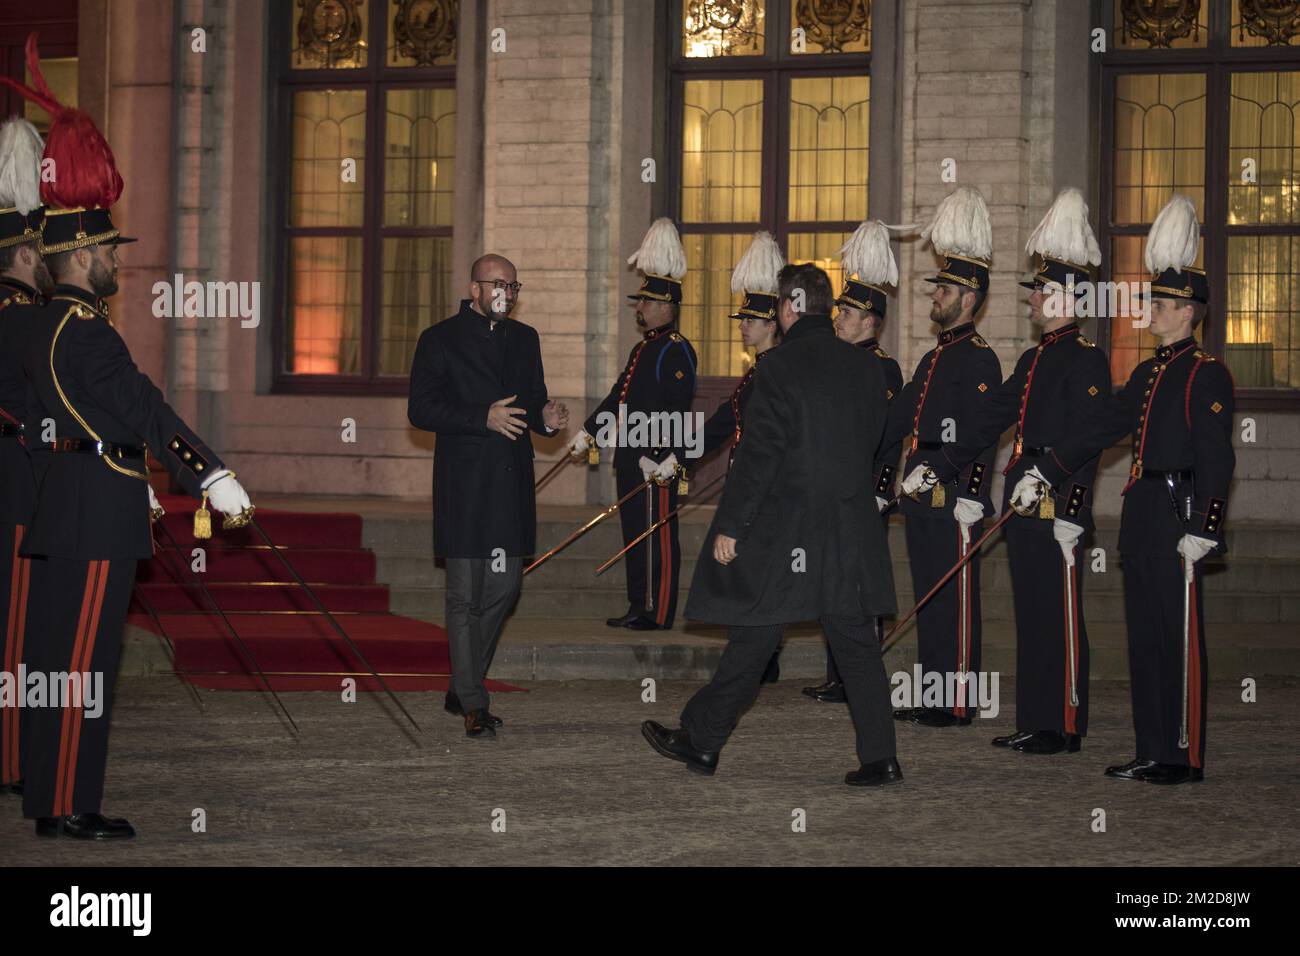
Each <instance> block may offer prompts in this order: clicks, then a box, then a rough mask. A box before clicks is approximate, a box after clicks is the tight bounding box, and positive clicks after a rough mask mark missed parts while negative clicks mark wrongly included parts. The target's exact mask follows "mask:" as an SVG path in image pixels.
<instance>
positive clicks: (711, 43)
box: [682, 0, 767, 57]
mask: <svg viewBox="0 0 1300 956" xmlns="http://www.w3.org/2000/svg"><path fill="white" fill-rule="evenodd" d="M766 6H767V4H766V2H765V0H729V2H728V0H683V2H682V55H683V56H689V57H709V56H761V55H762V53H763V44H764V37H763V34H764V31H765V30H766V29H767V27H766V22H765V21H766V15H767V9H766Z"/></svg>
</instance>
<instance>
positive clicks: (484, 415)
mask: <svg viewBox="0 0 1300 956" xmlns="http://www.w3.org/2000/svg"><path fill="white" fill-rule="evenodd" d="M470 275H471V277H472V278H471V279H470V287H469V296H470V297H469V298H468V299H466V300H463V301H462V302H461V304H460V312H458V313H457V314H456V315H454V316H452V317H451V318H449V319H447V320H445V321H443V322H439V323H438V324H437V325H434V326H432V327H431V328H428V329H425V331H424V333H423V334H422V335H421V336H420V341H419V344H418V345H417V346H416V350H415V360H414V362H413V363H412V365H411V392H410V399H409V401H408V405H407V417H408V418H409V419H410V421H411V424H412V425H414V426H415V427H416V428H420V429H423V430H425V431H431V432H436V433H437V435H438V443H437V446H436V447H435V448H434V453H433V553H434V557H436V558H445V559H446V562H447V633H448V639H449V641H450V645H451V646H450V650H451V690H450V691H448V693H447V699H446V702H445V705H444V706H445V707H446V709H447V710H448V711H449V712H451V713H453V714H458V715H462V716H463V717H464V719H465V734H466V735H467V736H469V737H495V736H496V728H497V727H499V726H500V725H501V719H500V718H499V717H495V716H493V715H492V714H490V713H488V694H487V690H486V689H485V688H484V686H483V682H484V679H485V678H486V676H487V672H488V668H489V667H490V666H491V664H492V656H493V654H494V653H495V652H496V646H497V640H498V638H499V637H500V636H501V627H502V625H503V624H504V623H505V618H506V615H507V614H508V613H509V612H510V609H511V608H512V607H513V606H514V603H515V599H516V598H517V597H518V596H519V587H520V582H521V581H522V579H523V559H524V558H525V557H527V556H528V555H530V554H532V553H533V551H534V550H535V546H536V535H537V503H536V500H535V498H534V494H533V443H532V439H531V437H530V436H529V429H531V430H532V431H535V432H537V433H538V434H540V435H554V434H555V433H556V432H557V431H559V430H560V429H562V428H564V427H565V425H566V424H567V423H568V410H567V409H566V408H565V407H564V405H563V404H561V403H558V402H554V401H548V400H547V397H546V379H545V375H544V374H543V371H542V351H541V346H540V343H539V341H538V338H537V332H536V330H535V329H533V328H532V327H531V326H527V325H524V324H523V323H522V322H518V321H515V320H512V319H511V318H510V312H511V310H512V309H513V308H514V306H515V302H516V300H517V299H518V296H519V289H520V284H519V282H518V281H517V280H516V274H515V267H514V266H513V265H512V264H511V263H510V261H509V260H508V259H504V258H502V257H501V256H496V255H486V256H483V257H481V258H480V259H479V260H478V261H477V262H475V263H474V267H473V269H472V270H471V273H470Z"/></svg>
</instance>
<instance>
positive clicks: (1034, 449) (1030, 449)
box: [1020, 445, 1052, 458]
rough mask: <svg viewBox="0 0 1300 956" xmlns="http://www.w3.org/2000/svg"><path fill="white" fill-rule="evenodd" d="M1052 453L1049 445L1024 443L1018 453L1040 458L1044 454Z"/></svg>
mask: <svg viewBox="0 0 1300 956" xmlns="http://www.w3.org/2000/svg"><path fill="white" fill-rule="evenodd" d="M1051 453H1052V446H1051V445H1042V446H1038V445H1025V446H1023V447H1022V448H1021V449H1020V454H1021V455H1022V456H1023V455H1028V456H1029V457H1030V458H1042V457H1043V456H1044V455H1050V454H1051Z"/></svg>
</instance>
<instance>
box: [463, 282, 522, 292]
mask: <svg viewBox="0 0 1300 956" xmlns="http://www.w3.org/2000/svg"><path fill="white" fill-rule="evenodd" d="M470 281H471V282H476V283H478V284H479V285H490V286H491V287H492V288H494V289H508V290H509V291H511V292H513V293H514V294H515V295H518V294H519V290H520V289H522V288H523V287H524V284H523V283H522V282H506V281H505V280H504V279H471V280H470Z"/></svg>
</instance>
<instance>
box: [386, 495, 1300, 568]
mask: <svg viewBox="0 0 1300 956" xmlns="http://www.w3.org/2000/svg"><path fill="white" fill-rule="evenodd" d="M713 510H714V509H713V507H712V506H711V505H704V506H701V507H699V508H696V509H694V510H692V511H688V512H685V513H684V514H683V515H682V517H681V519H680V529H679V539H680V541H681V546H682V553H683V555H685V554H698V553H699V550H700V547H701V545H702V544H703V541H704V536H705V534H706V532H707V531H708V524H709V521H710V520H711V519H712V516H713ZM596 511H597V509H596V508H594V507H593V508H591V509H585V508H568V507H566V508H544V509H542V511H541V514H540V516H539V521H538V525H537V546H538V550H539V553H541V552H545V551H546V550H548V549H550V548H552V547H554V546H555V545H557V544H559V543H560V542H561V541H563V540H564V538H566V537H567V536H568V535H569V534H571V533H572V532H573V531H575V530H577V529H578V528H579V527H581V526H582V525H583V524H584V523H585V522H586V521H587V520H589V519H590V518H591V517H592V516H593V515H594V514H596ZM560 513H563V514H562V515H561V514H560ZM1296 530H1297V529H1296V528H1295V527H1294V526H1293V525H1292V526H1288V525H1286V524H1264V523H1261V522H1238V523H1235V524H1234V523H1230V524H1229V529H1228V548H1229V555H1230V556H1240V557H1259V558H1266V557H1267V558H1282V559H1288V560H1292V561H1300V534H1297V533H1296ZM1118 540H1119V521H1118V520H1117V519H1115V518H1103V519H1102V520H1101V521H1100V522H1099V525H1098V529H1097V532H1096V541H1095V542H1094V543H1095V544H1096V545H1098V546H1100V547H1103V548H1105V549H1106V550H1107V552H1108V553H1112V554H1113V553H1114V552H1115V551H1116V549H1117V543H1118ZM889 544H890V551H891V552H892V553H893V554H894V555H896V556H903V555H905V554H906V551H907V545H906V542H905V536H904V529H903V523H902V519H901V518H899V517H898V516H894V518H893V519H892V520H891V522H890V534H889ZM432 546H433V521H432V518H430V517H428V516H427V515H401V516H392V515H382V514H381V515H373V516H368V517H366V519H365V524H364V527H363V529H362V547H365V548H369V549H370V550H372V551H374V552H375V553H376V554H380V555H383V554H418V553H427V552H429V551H430V550H432ZM622 546H623V541H622V537H621V532H620V530H619V522H618V515H617V514H615V515H612V516H610V517H609V518H607V519H606V520H605V521H603V522H601V523H600V524H598V525H597V526H596V527H594V528H593V529H591V530H590V531H588V532H587V533H586V534H585V535H584V536H583V537H582V538H580V539H578V541H577V542H575V543H574V544H573V545H571V546H570V547H569V548H568V549H566V551H565V553H570V552H572V553H575V554H580V555H584V556H589V557H594V558H596V559H597V561H600V560H603V559H604V558H605V557H608V556H609V555H611V554H613V553H614V552H615V551H617V550H618V549H619V548H621V547H622Z"/></svg>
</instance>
